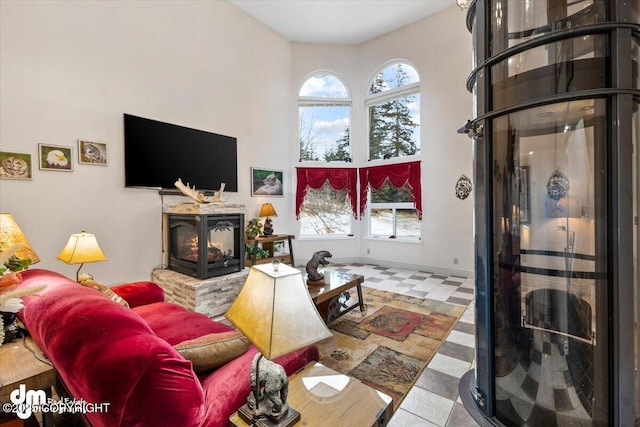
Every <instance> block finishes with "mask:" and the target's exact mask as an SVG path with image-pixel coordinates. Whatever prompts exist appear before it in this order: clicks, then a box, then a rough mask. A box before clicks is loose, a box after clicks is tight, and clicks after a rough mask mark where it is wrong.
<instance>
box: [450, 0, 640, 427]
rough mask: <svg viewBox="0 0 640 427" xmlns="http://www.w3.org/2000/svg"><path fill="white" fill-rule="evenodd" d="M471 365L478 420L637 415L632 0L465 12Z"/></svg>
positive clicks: (513, 1)
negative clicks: (470, 102) (470, 100)
mask: <svg viewBox="0 0 640 427" xmlns="http://www.w3.org/2000/svg"><path fill="white" fill-rule="evenodd" d="M467 27H468V29H469V31H471V33H472V39H473V48H474V58H473V61H474V70H473V71H472V73H471V75H470V76H469V79H468V81H467V87H468V89H469V90H470V91H471V92H472V93H473V95H474V102H475V109H474V115H475V117H474V118H473V119H472V120H470V121H469V122H468V123H467V125H466V126H465V131H466V132H468V133H469V135H470V137H471V138H472V140H473V147H474V169H475V170H474V183H475V192H474V194H475V214H474V231H475V252H476V267H475V280H476V294H475V297H476V302H475V316H476V366H475V368H474V370H472V371H470V372H469V373H467V374H466V375H465V376H464V377H463V379H462V381H461V383H460V393H461V397H462V400H463V402H464V404H465V407H466V408H467V410H468V411H469V412H470V413H471V414H472V415H473V416H474V418H476V420H477V421H479V422H480V423H481V424H486V425H506V426H525V425H526V426H545V427H550V426H556V425H557V426H573V425H575V426H621V427H622V426H634V425H635V426H639V425H640V421H639V420H640V379H639V377H638V375H639V374H638V368H639V364H640V362H639V346H640V343H639V341H640V331H639V329H638V322H639V317H640V285H639V283H638V282H639V280H638V277H639V275H640V273H639V271H638V270H639V268H640V267H639V264H640V261H639V259H638V240H639V235H640V233H639V231H638V204H639V201H638V198H639V197H638V181H639V178H638V171H637V169H638V158H639V157H640V155H639V154H638V149H639V147H638V139H639V138H638V130H639V125H640V118H639V115H638V103H639V102H640V74H639V70H638V65H639V60H640V0H618V1H615V0H475V1H473V2H472V3H471V6H470V8H469V10H468V13H467Z"/></svg>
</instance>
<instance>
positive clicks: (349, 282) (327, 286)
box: [307, 270, 367, 323]
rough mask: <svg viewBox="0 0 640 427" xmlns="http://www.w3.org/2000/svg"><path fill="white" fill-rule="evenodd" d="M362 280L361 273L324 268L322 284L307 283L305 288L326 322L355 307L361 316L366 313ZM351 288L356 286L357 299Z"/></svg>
mask: <svg viewBox="0 0 640 427" xmlns="http://www.w3.org/2000/svg"><path fill="white" fill-rule="evenodd" d="M363 282H364V276H363V275H361V274H350V273H344V272H341V271H333V270H325V272H324V284H321V285H319V286H315V285H309V284H308V285H307V288H308V289H309V295H311V299H312V300H313V303H314V304H315V305H316V308H317V309H318V313H320V316H322V318H323V319H324V321H325V322H326V323H330V322H332V321H334V320H335V319H337V318H339V317H340V316H343V315H345V314H347V313H348V312H350V311H351V310H353V309H354V308H356V307H360V313H361V314H362V315H363V316H364V315H365V314H366V313H367V305H366V304H365V303H364V299H363V298H362V283H363ZM353 288H356V293H357V295H358V297H357V299H356V298H354V297H353V296H352V295H351V293H350V292H349V290H351V289H353Z"/></svg>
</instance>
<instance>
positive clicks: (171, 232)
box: [166, 213, 244, 279]
mask: <svg viewBox="0 0 640 427" xmlns="http://www.w3.org/2000/svg"><path fill="white" fill-rule="evenodd" d="M243 224H244V215H243V214H241V213H233V214H169V215H167V225H168V227H167V228H166V230H167V234H168V235H167V236H166V238H167V242H168V251H169V254H168V263H169V269H170V270H173V271H177V272H179V273H183V274H187V275H189V276H194V277H197V278H198V279H207V278H209V277H216V276H222V275H225V274H229V273H234V272H237V271H241V270H242V269H243V268H244V241H243V239H242V237H243V230H242V229H243Z"/></svg>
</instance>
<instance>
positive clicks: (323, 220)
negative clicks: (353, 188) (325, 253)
mask: <svg viewBox="0 0 640 427" xmlns="http://www.w3.org/2000/svg"><path fill="white" fill-rule="evenodd" d="M352 217H353V210H352V208H351V203H350V201H349V195H348V192H347V190H336V189H334V188H333V187H331V185H329V183H326V184H325V185H324V186H323V187H322V188H320V189H317V190H315V189H313V188H309V189H308V190H307V194H306V195H305V197H304V203H303V204H302V208H301V210H300V235H302V236H327V235H350V234H351V224H352Z"/></svg>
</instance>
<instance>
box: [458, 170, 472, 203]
mask: <svg viewBox="0 0 640 427" xmlns="http://www.w3.org/2000/svg"><path fill="white" fill-rule="evenodd" d="M472 189H473V184H472V183H471V179H469V177H468V176H466V175H464V174H462V176H460V178H458V182H456V197H457V198H458V199H460V200H464V199H466V198H467V197H469V194H471V190H472Z"/></svg>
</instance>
